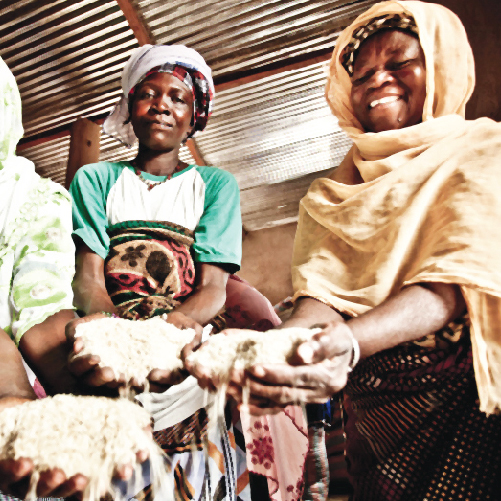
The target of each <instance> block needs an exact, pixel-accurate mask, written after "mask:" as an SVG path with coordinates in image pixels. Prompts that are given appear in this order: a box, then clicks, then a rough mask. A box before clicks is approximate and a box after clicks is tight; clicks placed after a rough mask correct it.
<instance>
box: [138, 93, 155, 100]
mask: <svg viewBox="0 0 501 501" xmlns="http://www.w3.org/2000/svg"><path fill="white" fill-rule="evenodd" d="M152 97H154V94H153V92H141V94H139V98H140V99H151V98H152Z"/></svg>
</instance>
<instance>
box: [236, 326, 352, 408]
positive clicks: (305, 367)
mask: <svg viewBox="0 0 501 501" xmlns="http://www.w3.org/2000/svg"><path fill="white" fill-rule="evenodd" d="M320 327H322V328H323V330H322V332H319V333H318V334H315V335H314V336H313V337H312V339H311V340H310V341H307V342H305V343H302V344H301V345H300V346H299V347H298V349H297V352H296V354H295V356H294V357H293V363H294V364H295V365H290V364H266V365H255V366H254V367H252V368H251V369H250V370H248V371H243V370H240V371H237V370H233V372H232V374H231V380H230V386H229V388H228V393H229V394H230V395H231V396H232V397H233V398H235V399H236V400H237V402H239V403H243V400H244V394H245V392H248V405H249V412H251V413H252V414H256V415H260V414H270V413H275V412H277V411H279V410H280V409H281V408H283V407H286V406H287V405H297V404H298V403H299V402H301V403H324V402H326V401H327V400H328V399H329V398H330V397H331V396H332V395H333V394H335V393H337V392H338V391H340V390H341V389H342V388H343V387H344V386H345V385H346V382H347V379H348V373H349V372H350V362H351V360H352V355H353V342H352V333H351V331H350V328H349V326H348V325H347V324H346V323H344V322H340V321H338V320H336V321H333V322H330V323H328V324H324V325H321V326H320Z"/></svg>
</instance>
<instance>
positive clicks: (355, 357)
mask: <svg viewBox="0 0 501 501" xmlns="http://www.w3.org/2000/svg"><path fill="white" fill-rule="evenodd" d="M346 332H347V334H348V335H349V337H350V341H351V358H350V362H349V364H348V367H349V369H350V371H352V370H353V369H354V367H355V366H356V365H357V364H358V362H359V360H360V345H359V344H358V341H357V340H356V339H355V336H354V335H353V332H352V330H351V329H350V328H348V330H347V331H346Z"/></svg>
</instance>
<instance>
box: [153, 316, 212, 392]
mask: <svg viewBox="0 0 501 501" xmlns="http://www.w3.org/2000/svg"><path fill="white" fill-rule="evenodd" d="M165 321H166V322H167V323H168V324H172V325H174V326H175V327H177V328H178V329H193V330H194V331H195V337H194V339H193V341H192V342H191V343H189V345H190V346H191V345H194V343H195V344H200V340H201V339H202V330H203V328H202V326H201V325H200V324H199V323H198V322H196V321H195V320H193V319H192V318H190V317H188V316H186V315H184V314H183V313H181V312H176V311H174V312H172V313H168V314H167V318H166V320H165ZM197 340H198V341H197ZM185 348H186V347H185ZM183 350H184V348H183ZM188 376H189V373H188V372H187V371H185V370H174V371H169V370H163V369H153V370H152V371H151V372H150V373H149V375H148V380H149V382H150V391H152V392H155V393H163V392H164V391H166V390H168V389H169V388H170V387H171V386H172V385H175V384H179V383H181V382H182V381H184V379H186V377H188Z"/></svg>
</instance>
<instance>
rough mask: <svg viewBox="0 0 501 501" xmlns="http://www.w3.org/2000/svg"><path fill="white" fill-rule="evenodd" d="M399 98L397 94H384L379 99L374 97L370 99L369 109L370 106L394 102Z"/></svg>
mask: <svg viewBox="0 0 501 501" xmlns="http://www.w3.org/2000/svg"><path fill="white" fill-rule="evenodd" d="M399 99H400V97H399V96H385V97H382V98H381V99H376V100H374V101H371V102H370V103H369V109H370V110H371V109H372V108H375V107H376V106H378V105H380V104H388V103H394V102H395V101H398V100H399Z"/></svg>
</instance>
